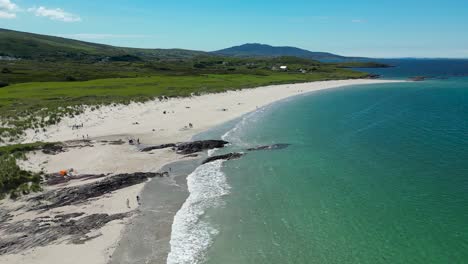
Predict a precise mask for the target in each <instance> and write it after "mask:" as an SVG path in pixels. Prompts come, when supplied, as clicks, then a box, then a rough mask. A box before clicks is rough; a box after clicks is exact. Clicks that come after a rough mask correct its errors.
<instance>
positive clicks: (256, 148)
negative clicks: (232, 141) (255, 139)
mask: <svg viewBox="0 0 468 264" xmlns="http://www.w3.org/2000/svg"><path fill="white" fill-rule="evenodd" d="M290 145H291V144H273V145H267V146H259V147H255V148H248V149H247V150H248V151H256V150H278V149H285V148H287V147H289V146H290Z"/></svg>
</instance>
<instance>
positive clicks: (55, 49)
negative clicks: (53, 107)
mask: <svg viewBox="0 0 468 264" xmlns="http://www.w3.org/2000/svg"><path fill="white" fill-rule="evenodd" d="M202 54H205V52H202V51H192V50H183V49H136V48H122V47H114V46H110V45H103V44H96V43H90V42H85V41H79V40H73V39H66V38H61V37H54V36H46V35H40V34H33V33H26V32H19V31H13V30H8V29H1V28H0V56H11V57H18V58H24V59H47V60H54V59H55V60H58V59H69V60H99V59H102V58H105V57H115V58H116V59H119V58H123V59H125V58H130V57H128V56H133V57H139V58H141V59H143V60H147V59H180V58H191V57H194V56H198V55H202ZM130 59H131V60H135V58H130Z"/></svg>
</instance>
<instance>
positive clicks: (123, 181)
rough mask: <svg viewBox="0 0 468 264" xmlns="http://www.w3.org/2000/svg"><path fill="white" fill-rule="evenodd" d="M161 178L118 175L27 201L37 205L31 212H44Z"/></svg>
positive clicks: (161, 174) (158, 175) (160, 175)
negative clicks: (150, 179)
mask: <svg viewBox="0 0 468 264" xmlns="http://www.w3.org/2000/svg"><path fill="white" fill-rule="evenodd" d="M162 176H164V173H143V172H137V173H131V174H118V175H115V176H110V177H108V178H105V179H103V180H101V181H98V182H93V183H88V184H84V185H80V186H75V187H68V188H63V189H59V190H56V191H49V192H46V193H43V194H41V195H38V196H35V197H32V198H30V199H29V201H33V202H37V203H38V204H36V205H33V207H32V208H31V210H38V209H39V210H44V209H52V208H57V207H62V206H66V205H72V204H79V203H82V202H85V201H87V200H88V199H91V198H95V197H99V196H102V195H104V194H107V193H110V192H113V191H116V190H119V189H122V188H125V187H129V186H132V185H135V184H139V183H142V182H145V181H146V180H148V179H149V178H154V177H162ZM44 201H45V203H44Z"/></svg>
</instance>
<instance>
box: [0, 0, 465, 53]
mask: <svg viewBox="0 0 468 264" xmlns="http://www.w3.org/2000/svg"><path fill="white" fill-rule="evenodd" d="M0 27H2V28H8V29H14V30H20V31H27V32H34V33H41V34H48V35H58V36H64V37H69V38H76V39H81V40H86V41H91V42H99V43H106V44H112V45H118V46H130V47H142V48H185V49H195V50H205V51H212V50H217V49H221V48H225V47H229V46H233V45H239V44H243V43H252V42H255V43H265V44H271V45H281V46H297V47H301V48H305V49H308V50H312V51H328V52H334V53H338V54H342V55H349V56H351V55H353V56H372V57H464V58H468V0H445V1H439V0H426V1H422V0H406V1H402V0H393V1H387V0H373V1H370V0H347V1H344V0H343V1H334V0H308V1H305V0H287V1H286V0H283V1H276V0H270V1H263V0H257V1H256V0H250V1H246V0H232V1H223V0H217V1H216V0H193V1H161V0H153V1H143V0H113V1H107V0H94V1H78V0H67V1H63V0H62V1H58V0H43V1H41V0H36V1H32V0H0Z"/></svg>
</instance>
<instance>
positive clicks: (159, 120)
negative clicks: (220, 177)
mask: <svg viewBox="0 0 468 264" xmlns="http://www.w3.org/2000/svg"><path fill="white" fill-rule="evenodd" d="M385 82H392V81H385V80H342V81H326V82H313V83H303V84H288V85H276V86H266V87H259V88H255V89H244V90H241V91H231V92H226V93H220V94H208V95H203V96H198V97H191V98H182V99H171V100H168V101H163V102H160V101H159V100H156V101H149V102H146V103H132V104H130V105H128V106H123V105H117V106H105V107H101V108H100V109H99V110H95V111H91V110H90V109H89V108H88V109H87V110H86V111H85V113H84V114H81V115H79V116H77V117H74V118H65V119H64V120H62V122H61V123H60V124H58V125H54V126H51V127H49V128H48V129H47V131H46V132H41V133H35V132H34V131H32V130H31V131H28V132H27V135H26V137H25V140H24V142H35V141H67V140H76V139H81V138H82V137H83V135H84V136H85V137H86V136H87V135H88V136H89V137H90V138H91V139H93V140H96V139H106V140H111V139H123V140H126V139H128V138H139V139H140V140H141V142H142V143H143V144H162V143H173V142H180V141H187V140H190V138H191V137H192V136H193V135H195V134H197V133H199V132H201V131H204V130H206V129H208V128H211V127H213V126H216V125H219V124H222V123H224V122H227V121H229V120H232V119H234V118H237V117H239V116H241V115H243V114H246V113H249V112H252V111H255V110H256V109H257V107H262V106H265V105H268V104H270V103H272V102H275V101H278V100H281V99H284V98H287V97H290V96H294V95H300V94H304V93H309V92H313V91H317V90H322V89H330V88H336V87H341V86H347V85H358V84H375V83H385ZM222 109H226V111H222ZM163 111H166V114H164V113H163ZM136 122H137V123H138V124H136ZM189 123H192V124H193V125H194V128H193V129H185V128H184V127H186V126H188V124H189ZM81 124H83V128H82V129H78V130H72V129H71V127H72V125H81ZM94 142H95V141H94ZM180 158H181V157H180V156H177V155H176V154H174V153H173V152H172V151H170V150H157V151H153V152H152V154H148V153H141V152H138V151H137V149H136V147H134V146H130V145H128V144H124V145H102V144H100V143H94V147H83V148H73V149H71V150H69V151H67V152H64V153H60V154H58V155H52V156H51V155H44V154H41V153H36V154H30V155H28V161H25V162H22V163H21V166H22V167H23V168H25V169H29V170H33V171H40V170H44V171H46V172H49V173H52V172H57V171H59V170H61V169H67V168H74V169H75V170H76V171H77V172H78V173H79V174H86V173H93V174H96V173H125V172H129V173H130V172H156V171H158V170H159V169H160V168H161V167H162V166H163V165H164V164H167V163H170V162H173V161H176V160H177V159H180ZM88 182H89V181H88ZM77 184H83V182H73V181H72V182H69V183H67V184H64V185H63V186H59V188H60V187H64V186H71V185H77ZM143 185H144V184H139V185H136V186H132V187H128V188H125V189H122V190H119V191H116V192H114V193H112V194H111V195H107V196H105V197H102V198H100V199H95V200H92V201H91V202H89V203H86V204H83V205H75V206H66V207H61V208H57V209H55V210H50V211H48V212H45V213H41V214H40V215H51V216H53V215H56V214H58V213H69V212H86V213H87V214H93V213H108V214H114V213H122V212H127V211H130V210H134V209H135V208H136V207H137V205H136V204H135V201H134V199H133V198H134V197H135V196H136V195H138V193H139V192H140V191H141V189H142V188H143ZM55 188H57V187H55ZM127 198H130V200H131V201H132V205H131V208H130V209H129V208H127V206H126V199H127ZM19 205H20V204H19V203H11V202H9V201H1V202H0V210H1V209H2V208H7V207H10V208H11V207H12V206H19ZM37 216H39V215H38V214H37V213H35V212H24V211H21V210H19V211H17V212H16V213H15V216H14V218H13V220H11V221H18V220H22V219H31V218H34V217H37ZM128 222H131V219H127V220H123V221H122V220H121V221H113V222H110V223H109V224H107V225H106V226H104V228H102V229H100V230H97V231H96V233H101V234H102V235H101V236H99V237H98V238H95V239H93V240H90V241H88V242H86V243H84V244H81V245H75V244H67V243H65V242H62V243H57V244H53V245H49V246H46V247H38V248H34V249H32V250H28V251H25V252H22V253H20V254H11V255H3V256H0V263H5V264H6V263H8V264H16V263H18V264H20V263H47V264H54V263H57V264H58V263H60V264H64V263H70V264H71V263H96V264H98V263H106V262H107V261H108V260H109V258H110V256H111V255H112V252H113V249H114V247H115V245H116V243H118V241H119V237H120V234H121V232H122V230H123V228H124V226H125V224H128ZM0 235H2V234H1V230H0Z"/></svg>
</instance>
